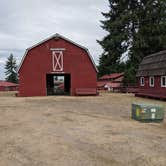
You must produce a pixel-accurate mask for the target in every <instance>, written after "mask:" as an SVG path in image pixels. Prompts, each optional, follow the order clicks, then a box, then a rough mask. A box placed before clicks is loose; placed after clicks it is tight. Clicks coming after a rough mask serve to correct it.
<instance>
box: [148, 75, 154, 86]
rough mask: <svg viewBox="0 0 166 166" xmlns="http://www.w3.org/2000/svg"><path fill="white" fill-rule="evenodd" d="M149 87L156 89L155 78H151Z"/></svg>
mask: <svg viewBox="0 0 166 166" xmlns="http://www.w3.org/2000/svg"><path fill="white" fill-rule="evenodd" d="M149 86H150V87H154V77H149Z"/></svg>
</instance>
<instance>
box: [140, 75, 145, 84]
mask: <svg viewBox="0 0 166 166" xmlns="http://www.w3.org/2000/svg"><path fill="white" fill-rule="evenodd" d="M140 85H141V86H144V85H145V78H144V77H141V78H140Z"/></svg>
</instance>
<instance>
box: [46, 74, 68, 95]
mask: <svg viewBox="0 0 166 166" xmlns="http://www.w3.org/2000/svg"><path fill="white" fill-rule="evenodd" d="M46 85H47V95H48V96H50V95H71V94H70V90H71V77H70V74H47V75H46Z"/></svg>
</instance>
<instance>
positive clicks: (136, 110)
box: [132, 103, 164, 122]
mask: <svg viewBox="0 0 166 166" xmlns="http://www.w3.org/2000/svg"><path fill="white" fill-rule="evenodd" d="M132 118H133V119H135V120H139V121H147V122H150V121H154V122H155V121H156V122H157V121H162V120H163V119H164V107H163V106H159V105H147V104H138V103H133V104H132Z"/></svg>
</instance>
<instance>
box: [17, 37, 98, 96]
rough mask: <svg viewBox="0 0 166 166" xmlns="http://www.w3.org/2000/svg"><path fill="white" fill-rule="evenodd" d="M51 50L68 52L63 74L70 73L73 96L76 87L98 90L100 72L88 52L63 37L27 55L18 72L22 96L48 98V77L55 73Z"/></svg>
mask: <svg viewBox="0 0 166 166" xmlns="http://www.w3.org/2000/svg"><path fill="white" fill-rule="evenodd" d="M51 48H64V49H65V50H64V51H63V71H61V72H60V73H68V74H71V95H75V91H76V89H77V88H95V89H96V87H97V71H96V68H95V66H94V65H93V63H92V61H91V59H90V57H89V55H88V53H87V51H86V50H84V49H83V48H80V47H78V46H77V45H75V44H73V43H71V42H69V41H66V40H64V39H63V38H61V37H60V38H59V39H56V40H55V38H54V37H53V38H51V39H49V40H47V41H45V42H44V43H42V44H40V45H37V46H36V47H34V48H32V49H30V50H29V51H28V52H27V55H26V57H25V59H24V61H23V63H22V65H21V67H20V69H19V83H20V86H19V96H45V95H47V94H46V74H49V73H52V72H54V71H53V62H52V51H51V50H50V49H51ZM55 73H56V72H55ZM58 73H59V72H58Z"/></svg>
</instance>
